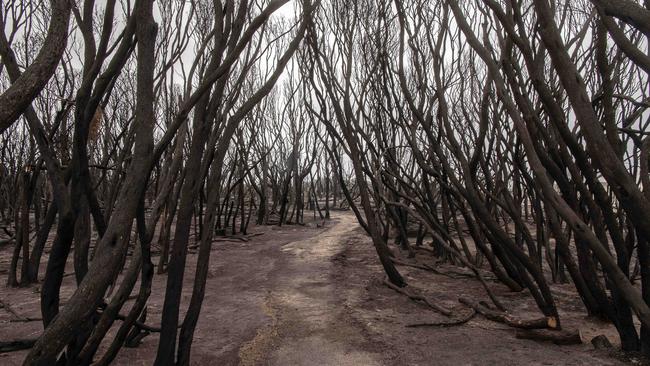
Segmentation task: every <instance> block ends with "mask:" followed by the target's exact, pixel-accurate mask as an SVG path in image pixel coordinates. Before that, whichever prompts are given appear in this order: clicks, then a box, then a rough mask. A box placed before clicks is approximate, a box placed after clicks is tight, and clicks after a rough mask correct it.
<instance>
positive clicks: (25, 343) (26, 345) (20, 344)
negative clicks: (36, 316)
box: [0, 338, 36, 353]
mask: <svg viewBox="0 0 650 366" xmlns="http://www.w3.org/2000/svg"><path fill="white" fill-rule="evenodd" d="M35 343H36V338H34V339H16V340H13V341H0V353H5V352H14V351H21V350H24V349H30V348H32V347H34V344H35Z"/></svg>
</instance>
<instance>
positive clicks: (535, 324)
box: [458, 298, 558, 329]
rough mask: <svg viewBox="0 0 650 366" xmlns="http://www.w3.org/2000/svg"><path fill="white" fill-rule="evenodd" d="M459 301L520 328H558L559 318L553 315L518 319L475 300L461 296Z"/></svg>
mask: <svg viewBox="0 0 650 366" xmlns="http://www.w3.org/2000/svg"><path fill="white" fill-rule="evenodd" d="M458 301H459V302H460V303H461V304H464V305H467V306H469V307H470V308H472V309H474V310H476V311H477V312H478V313H480V314H481V315H483V316H484V317H486V318H487V319H490V320H492V321H495V322H499V323H504V324H506V325H509V326H511V327H513V328H519V329H557V328H558V323H557V319H555V318H554V317H552V316H549V317H543V318H538V319H517V318H515V317H513V316H512V315H510V314H508V313H505V312H502V311H497V310H492V309H490V308H488V307H486V306H483V305H481V304H479V303H477V302H474V301H472V300H469V299H466V298H460V299H458Z"/></svg>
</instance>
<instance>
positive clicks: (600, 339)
mask: <svg viewBox="0 0 650 366" xmlns="http://www.w3.org/2000/svg"><path fill="white" fill-rule="evenodd" d="M591 344H593V345H594V348H595V349H610V348H612V347H613V346H612V343H611V342H610V341H609V339H607V337H605V336H604V335H602V334H601V335H599V336H595V337H594V338H592V339H591Z"/></svg>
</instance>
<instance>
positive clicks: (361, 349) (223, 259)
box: [0, 212, 640, 365]
mask: <svg viewBox="0 0 650 366" xmlns="http://www.w3.org/2000/svg"><path fill="white" fill-rule="evenodd" d="M333 214H334V215H333V220H331V221H328V222H327V223H326V224H325V227H324V228H323V227H318V226H320V225H316V222H312V223H310V224H308V225H305V226H294V225H292V226H283V227H277V226H272V227H271V226H267V227H255V228H253V229H252V231H253V232H264V234H263V235H259V236H255V237H253V238H251V239H250V240H249V241H246V242H244V241H218V242H216V243H215V245H214V247H213V254H212V258H211V262H210V272H209V278H208V283H207V289H206V296H205V300H204V302H203V309H202V311H201V316H200V320H199V324H198V327H197V330H196V333H195V336H194V343H193V348H192V358H191V360H192V361H191V362H192V364H193V365H622V364H626V362H624V361H622V360H621V358H620V357H619V356H618V355H617V354H616V353H615V352H613V353H607V352H605V351H597V350H594V349H593V347H592V346H591V344H590V343H589V340H590V339H591V338H592V337H594V336H596V335H599V334H605V335H607V336H608V338H609V339H610V341H612V342H613V343H614V342H615V341H616V338H617V337H616V334H615V332H614V330H613V327H611V326H610V325H608V324H605V323H602V322H599V321H596V320H593V319H589V318H586V317H585V315H584V309H583V308H582V305H581V304H580V300H579V299H578V297H577V295H576V294H575V291H574V290H573V289H572V285H554V286H553V292H554V294H555V296H556V298H557V299H558V304H559V308H560V315H561V319H562V322H563V327H564V328H566V329H580V331H581V333H582V336H583V339H584V341H585V344H583V345H579V346H558V345H554V344H552V343H541V342H536V341H529V340H521V339H517V338H515V331H514V330H513V328H510V327H508V326H505V325H503V324H500V323H495V322H492V321H489V320H486V319H485V318H483V317H482V316H480V315H476V316H475V317H474V318H472V319H471V320H470V321H468V322H467V323H465V324H463V325H460V326H454V327H446V328H441V327H415V328H412V327H406V325H409V324H413V323H425V322H438V321H444V320H445V319H446V318H445V317H444V316H442V315H440V314H438V313H436V312H433V311H432V310H430V309H429V308H427V307H425V306H423V305H420V304H418V303H415V302H413V301H411V300H409V299H408V298H407V297H406V296H404V295H401V294H398V293H397V292H395V291H393V290H392V289H390V288H388V287H386V286H385V285H383V282H382V281H383V274H382V270H381V267H380V266H379V263H378V260H377V257H376V254H375V252H374V249H373V247H372V244H371V243H370V240H369V238H368V237H367V236H366V235H364V233H363V232H362V231H361V229H360V227H359V225H358V224H357V222H356V220H355V218H354V216H353V215H352V213H350V212H334V213H333ZM10 250H11V249H10V248H3V249H2V251H1V252H0V269H5V268H7V266H8V259H9V258H10ZM395 250H396V251H397V249H395ZM427 255H430V254H427V253H426V252H425V254H418V256H417V260H419V261H422V262H425V261H427V260H428V262H429V263H433V258H426V256H427ZM195 261H196V254H190V255H189V256H188V266H187V272H186V275H185V287H184V292H183V302H184V305H185V306H186V305H187V303H188V302H189V298H190V296H191V291H192V287H191V283H192V280H193V277H194V270H195ZM154 263H157V258H154ZM43 267H44V266H43ZM436 268H437V269H438V270H439V271H440V273H443V274H436V273H431V272H425V271H422V270H420V269H416V268H412V267H404V266H400V267H399V269H400V271H401V272H402V274H403V275H404V276H405V278H406V280H407V281H408V282H409V284H410V287H411V288H418V289H421V290H422V292H423V294H425V295H426V296H427V298H429V299H430V300H431V301H433V302H435V303H437V304H439V305H443V306H446V307H447V308H450V309H452V310H453V312H454V313H455V314H456V315H455V316H460V315H459V314H464V313H467V311H468V309H467V308H466V307H464V306H463V305H461V304H460V303H458V298H459V297H467V298H470V299H473V300H475V301H480V300H484V299H487V297H486V295H485V292H484V290H483V289H482V288H481V286H480V284H479V283H478V282H477V281H476V279H474V278H471V277H469V276H466V272H464V271H462V269H460V268H458V267H453V266H450V265H438V266H437V267H436ZM70 270H71V268H70ZM0 278H2V279H4V278H6V275H2V276H0ZM154 278H155V281H154V285H153V289H152V297H151V298H150V301H149V307H148V319H147V323H149V324H152V325H155V324H157V323H159V321H160V313H161V311H162V305H163V296H162V294H163V293H164V287H165V278H166V277H165V276H159V275H157V276H155V277H154ZM489 285H490V287H491V288H492V289H493V291H494V292H495V294H496V295H497V296H498V297H499V298H500V299H501V300H502V302H503V303H504V304H505V305H506V307H507V308H508V309H510V310H511V311H512V313H513V314H515V315H517V316H519V317H522V318H534V317H539V312H538V311H537V309H536V307H535V305H534V302H533V301H532V299H531V298H530V296H529V295H528V294H527V293H526V292H522V293H510V292H508V290H507V289H506V288H505V287H504V286H502V285H499V284H497V283H496V282H489ZM74 288H75V286H74V276H67V277H65V281H64V287H63V291H62V298H63V299H65V298H66V297H67V296H69V295H70V294H71V293H72V292H73V291H74ZM0 299H2V300H3V302H6V303H9V304H11V307H12V308H13V309H14V310H15V311H16V312H18V313H19V314H21V315H22V316H25V317H33V318H38V317H39V316H40V315H39V305H38V304H39V303H38V300H39V294H38V287H30V288H19V289H8V288H6V287H4V286H0ZM181 313H182V312H181ZM41 331H42V326H41V322H40V321H31V322H15V319H14V317H13V316H12V315H11V314H9V313H8V312H6V311H4V310H2V309H0V340H10V339H16V338H33V337H36V336H38V334H39V333H40V332H41ZM157 341H158V340H157V334H152V335H149V336H148V337H146V338H145V339H144V340H143V343H142V344H141V345H140V346H139V347H137V348H124V349H122V351H121V352H120V354H119V356H118V358H117V359H116V361H115V364H118V365H150V364H152V362H153V359H154V357H155V353H156V347H157V343H158V342H157ZM100 352H101V351H100ZM25 355H26V351H20V352H12V353H5V354H0V365H19V364H21V361H22V359H23V358H24V357H25ZM627 362H632V363H637V364H639V363H640V361H638V360H635V359H630V358H628V359H627Z"/></svg>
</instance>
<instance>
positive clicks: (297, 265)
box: [240, 215, 380, 365]
mask: <svg viewBox="0 0 650 366" xmlns="http://www.w3.org/2000/svg"><path fill="white" fill-rule="evenodd" d="M356 227H357V225H356V222H355V221H354V218H353V217H352V216H351V215H341V216H340V217H339V221H338V222H337V223H336V224H335V225H334V226H333V227H331V228H330V229H329V230H327V231H325V232H324V233H322V234H320V235H319V236H317V237H315V238H310V239H306V240H300V241H296V242H292V243H289V244H286V245H284V246H282V248H281V251H282V253H283V254H284V255H283V258H282V261H281V262H280V264H281V266H278V268H276V269H275V270H274V271H273V274H272V278H271V281H272V282H273V286H272V290H271V291H270V292H269V294H268V296H267V299H266V302H265V310H266V311H267V313H268V315H270V316H271V317H272V319H273V321H272V324H270V325H268V326H266V327H264V328H263V329H261V330H260V331H259V332H258V333H257V336H256V337H255V338H254V339H253V340H252V341H250V342H248V343H247V344H245V345H244V346H243V347H242V348H241V351H240V357H241V360H242V364H243V365H253V364H258V363H263V364H269V365H379V364H380V363H379V361H378V359H379V356H378V355H376V354H374V353H372V352H370V351H369V349H371V348H372V347H371V345H370V344H369V343H368V341H367V339H366V338H365V337H364V335H363V334H362V333H363V329H362V328H361V327H360V326H359V325H358V324H357V323H356V322H355V321H354V319H352V318H351V317H350V316H349V315H348V312H347V309H346V308H345V307H344V306H343V303H342V301H341V298H340V296H339V295H340V294H338V293H337V291H336V290H337V289H336V285H335V283H334V281H332V276H333V275H334V271H335V270H336V268H335V265H334V263H333V261H332V259H333V258H334V256H335V255H337V254H338V253H339V252H341V251H342V250H343V249H344V246H343V244H344V243H345V240H344V238H345V237H346V236H349V235H350V233H351V232H352V231H353V230H354V229H355V228H356Z"/></svg>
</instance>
